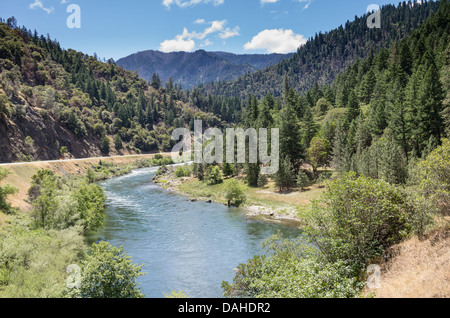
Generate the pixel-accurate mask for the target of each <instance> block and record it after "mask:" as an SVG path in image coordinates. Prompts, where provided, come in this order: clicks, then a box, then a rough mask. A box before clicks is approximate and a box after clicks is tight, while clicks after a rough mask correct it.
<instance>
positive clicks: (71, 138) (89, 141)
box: [0, 0, 450, 298]
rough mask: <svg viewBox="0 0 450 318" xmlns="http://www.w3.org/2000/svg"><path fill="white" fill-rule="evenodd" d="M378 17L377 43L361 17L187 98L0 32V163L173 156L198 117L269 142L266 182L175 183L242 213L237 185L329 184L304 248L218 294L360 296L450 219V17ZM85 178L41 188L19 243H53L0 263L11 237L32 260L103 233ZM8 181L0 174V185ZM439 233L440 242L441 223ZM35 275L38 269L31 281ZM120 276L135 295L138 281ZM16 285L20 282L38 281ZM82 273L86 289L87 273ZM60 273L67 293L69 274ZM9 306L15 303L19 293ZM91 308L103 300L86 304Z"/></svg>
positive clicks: (77, 247)
mask: <svg viewBox="0 0 450 318" xmlns="http://www.w3.org/2000/svg"><path fill="white" fill-rule="evenodd" d="M382 17H383V22H382V24H383V28H382V29H381V30H375V29H373V30H369V29H367V26H366V24H365V22H366V19H367V15H365V16H363V17H361V18H356V19H355V21H354V22H348V23H347V24H346V25H345V27H341V28H338V29H337V30H334V31H331V32H329V33H326V34H318V35H317V36H316V37H315V38H314V39H311V40H310V41H309V42H308V43H307V44H306V45H305V46H304V47H302V48H300V49H299V50H298V52H297V53H296V54H294V56H293V57H292V58H291V59H289V60H286V61H283V62H281V63H280V64H278V65H276V66H273V67H271V68H268V69H266V70H264V71H261V72H257V73H255V74H253V75H248V76H244V77H241V78H240V79H238V80H236V81H235V82H232V83H224V82H216V83H213V84H208V85H205V86H200V87H197V88H194V89H193V90H183V89H182V88H181V87H180V85H178V84H176V83H174V82H173V81H171V80H169V81H168V82H167V83H162V81H161V79H160V78H159V76H158V75H156V74H154V75H153V76H152V79H151V81H150V82H147V81H145V80H143V79H140V78H139V77H138V75H137V74H135V73H132V72H129V71H126V70H124V69H123V68H121V67H118V66H117V65H115V63H114V62H113V61H108V62H101V61H99V60H98V59H97V58H96V57H90V56H87V55H84V54H82V53H80V52H75V51H72V50H63V49H62V48H60V46H59V44H58V42H57V41H54V40H50V38H49V37H44V36H39V35H38V34H37V33H36V32H34V33H33V32H31V31H29V30H26V29H25V28H19V27H18V26H17V22H16V21H15V19H14V18H10V19H8V20H7V21H4V22H2V23H0V35H1V38H0V65H1V71H2V72H1V75H0V83H1V90H0V131H1V135H0V144H1V145H2V147H3V149H5V150H6V151H3V150H2V152H1V153H0V160H2V161H15V160H32V159H46V158H54V157H58V156H60V155H64V154H66V155H67V152H68V153H70V154H72V155H74V156H81V155H93V154H97V153H103V154H105V155H106V154H109V153H121V151H130V152H131V151H136V152H140V151H142V152H147V151H158V150H170V149H171V146H172V141H170V133H171V130H172V129H173V128H174V127H182V126H186V127H190V128H192V126H193V121H194V119H202V120H203V121H204V126H214V127H218V128H223V127H225V126H228V125H231V126H238V127H242V128H249V127H253V128H279V129H280V157H281V158H280V159H281V160H280V169H279V171H278V172H277V173H276V174H275V175H272V176H265V175H262V174H261V167H262V164H261V163H248V164H244V165H240V164H234V165H232V164H231V163H225V164H223V165H217V164H212V165H204V164H195V165H193V166H192V169H191V168H190V167H179V168H178V169H177V171H176V174H177V176H178V177H186V176H190V175H193V176H194V177H196V178H197V179H198V180H199V181H201V182H205V183H206V184H207V186H214V185H217V184H220V183H226V188H225V189H224V191H223V192H224V195H225V197H226V200H228V204H229V205H231V204H234V205H236V206H239V205H240V204H242V203H243V202H244V201H245V191H244V190H243V188H242V186H243V183H245V186H248V187H251V188H264V187H265V186H266V185H267V184H268V182H269V181H270V182H273V183H274V184H275V188H276V191H279V192H280V193H289V191H291V190H292V189H294V188H296V189H299V191H300V192H301V191H302V190H303V188H304V187H306V186H308V185H309V184H311V183H316V184H318V183H325V184H326V188H327V191H326V192H324V194H323V196H322V197H321V198H320V199H318V200H315V201H314V202H313V203H312V204H311V206H310V208H308V209H307V210H305V211H300V212H299V213H301V216H302V221H304V237H305V239H306V240H307V241H308V243H310V244H307V245H305V244H303V243H302V242H296V241H286V240H283V239H282V238H280V237H274V238H271V239H269V240H268V241H267V242H266V246H265V247H266V250H267V251H268V252H270V253H267V255H265V256H255V257H254V258H253V259H251V260H249V261H248V262H247V263H246V264H240V265H239V266H238V267H237V269H236V275H235V277H234V280H233V282H231V283H228V282H224V283H223V286H222V287H223V290H224V294H225V296H229V297H296V298H298V297H358V296H361V291H362V289H363V288H364V284H365V282H364V280H365V278H366V276H365V274H366V272H365V269H366V266H367V265H368V264H370V262H375V263H377V261H379V260H380V258H382V257H383V253H384V252H385V251H386V250H387V249H388V248H390V247H392V246H393V245H394V244H397V243H399V242H401V241H402V240H405V239H407V238H410V237H412V236H418V237H424V236H425V235H426V233H427V231H428V230H429V229H430V228H432V226H434V225H435V224H436V220H440V219H441V218H442V217H443V216H444V217H445V216H447V217H448V215H449V214H450V211H449V207H450V182H449V180H450V178H449V177H448V176H449V174H450V141H449V139H448V138H450V3H449V2H448V1H447V0H441V1H439V2H431V1H430V2H423V3H422V4H420V5H418V4H416V5H414V6H413V5H412V4H411V3H410V2H408V3H405V2H403V3H401V4H400V5H399V6H398V7H395V6H386V7H384V8H383V11H382ZM160 163H161V162H160ZM95 168H96V169H98V170H100V171H101V170H102V169H104V167H102V166H101V165H99V166H97V167H95ZM330 168H331V169H330ZM163 170H165V167H162V168H161V169H160V173H163ZM95 173H96V171H89V173H88V175H87V176H86V178H81V179H79V177H78V179H76V178H74V179H72V178H59V177H57V176H56V175H54V174H52V173H51V172H48V171H40V173H38V174H37V175H35V176H34V177H33V183H32V187H31V189H30V191H29V198H30V200H32V202H33V203H34V211H33V216H34V219H33V220H31V219H28V220H26V221H23V220H21V219H20V218H17V220H16V221H17V222H18V223H19V224H21V223H22V224H21V227H22V230H21V231H23V223H26V222H29V224H28V225H27V226H28V228H29V229H41V230H45V231H48V232H44V233H45V235H44V236H45V237H41V236H39V234H40V235H42V233H40V232H34V231H31V230H30V231H29V232H28V230H27V232H26V235H22V234H23V233H19V232H17V231H16V232H14V231H11V232H10V233H8V234H7V235H6V236H5V237H6V239H4V240H3V242H5V244H4V246H5V247H3V248H2V250H3V252H2V253H3V254H2V255H6V256H2V257H3V259H17V260H18V261H17V262H18V263H17V264H21V263H20V262H25V261H24V258H23V257H22V254H19V255H17V254H15V253H14V251H13V250H11V249H8V248H7V245H8V244H9V242H16V241H17V237H21V238H22V239H23V240H26V243H27V244H26V246H28V247H29V250H31V249H32V248H33V246H35V245H36V244H35V243H36V242H39V241H38V240H43V241H44V240H45V239H46V238H47V240H46V241H45V242H47V243H46V244H47V245H52V244H53V243H54V240H55V239H59V240H60V241H61V242H64V243H67V244H66V245H64V247H65V248H66V250H68V251H67V254H61V255H62V257H63V256H64V255H66V257H67V258H69V259H71V258H72V259H73V258H76V257H77V255H78V256H79V254H84V253H85V246H83V245H82V244H81V243H80V238H79V235H81V234H82V233H85V232H87V231H89V230H92V229H97V228H98V227H99V226H101V217H100V215H101V212H102V211H103V206H102V202H104V197H103V193H102V192H101V191H100V189H98V188H97V187H96V186H95V185H92V182H93V181H94V180H95V179H96V178H95ZM6 174H7V172H6V171H3V170H0V180H1V179H4V178H5V177H6ZM13 192H14V191H13V189H11V188H10V187H8V186H3V187H1V188H0V209H2V210H8V212H10V211H9V210H10V209H11V207H10V206H9V205H8V204H7V202H6V199H5V198H6V196H7V195H9V194H11V193H13ZM91 194H93V197H90V195H91ZM60 196H65V197H66V198H68V200H63V199H61V198H59V197H60ZM74 211H76V212H77V213H74ZM84 211H86V213H84ZM47 212H48V213H47ZM98 212H100V213H98ZM74 216H76V217H74ZM446 224H447V225H446V228H447V229H448V218H447V223H446ZM74 227H75V229H74ZM75 230H76V231H78V232H77V234H76V235H75V234H74V232H73V231H75ZM61 231H63V232H61ZM33 235H35V236H36V237H35V238H36V240H35V239H34V237H33ZM71 236H72V239H71V238H70V237H71ZM75 236H76V240H73V237H75ZM48 237H51V238H52V239H51V240H48ZM34 241H35V242H34ZM69 242H72V243H73V244H72V245H71V244H69ZM11 244H12V245H11V246H14V245H13V243H11ZM311 244H312V245H314V246H315V247H317V248H314V249H311ZM30 246H31V247H30ZM55 248H56V247H54V246H49V247H48V249H55ZM58 248H61V246H58ZM110 249H112V247H108V246H95V245H94V247H93V251H91V253H90V254H89V255H91V256H92V257H86V258H85V262H86V263H85V265H86V266H87V268H94V270H95V266H94V267H91V264H98V263H97V262H96V259H95V255H97V254H99V255H100V256H101V254H103V253H106V254H109V255H111V254H114V253H116V254H121V253H122V251H120V250H114V251H112V252H111V251H110ZM5 251H6V252H5ZM24 254H25V255H28V254H27V253H24ZM0 256H1V255H0ZM0 260H2V258H0ZM40 262H41V259H40V258H39V257H37V259H36V262H35V263H36V264H37V265H36V268H34V270H35V271H37V270H38V265H39V264H40ZM55 262H60V263H61V264H62V263H67V260H61V259H58V258H56V259H55ZM90 262H92V263H90ZM4 264H6V263H4ZM56 265H57V264H56ZM56 265H55V266H56ZM129 265H130V264H129ZM8 266H9V265H8V264H6V265H4V266H3V267H0V270H1V271H0V285H1V284H5V282H6V283H7V282H8V281H7V279H6V278H9V277H10V276H9V272H8V271H10V270H11V268H10V267H8ZM58 266H59V265H58ZM127 267H128V269H129V273H130V277H131V280H132V281H134V279H135V278H136V277H138V276H139V275H140V273H139V267H135V266H131V265H130V266H127ZM5 273H6V274H5ZM15 274H16V275H17V276H15V277H14V278H17V281H18V282H23V281H25V280H24V279H23V277H26V275H35V272H33V271H32V272H27V271H25V270H24V271H22V270H21V271H18V272H15ZM48 274H49V275H50V277H51V276H52V275H55V274H51V273H48ZM88 274H91V275H93V276H94V278H95V275H94V274H95V271H92V272H89V273H88ZM2 275H3V276H2ZM57 275H60V276H59V277H56V278H54V279H59V280H61V277H63V274H61V273H58V274H57ZM2 277H3V283H2ZM5 277H6V278H5ZM30 281H32V279H31V280H30ZM87 281H88V282H92V280H87ZM94 283H95V280H94ZM49 285H51V284H49ZM44 286H47V285H45V284H44ZM134 287H135V286H134V285H133V286H131V288H129V289H127V288H124V291H125V292H126V291H127V290H128V291H129V292H130V293H129V294H127V295H125V296H127V297H141V296H142V295H141V294H140V293H139V291H138V290H136V289H135V288H134ZM9 288H11V289H9ZM49 288H50V287H49ZM85 288H86V290H89V286H85ZM29 290H35V289H33V288H30V289H29ZM8 292H9V293H11V294H13V295H16V294H17V290H15V289H14V286H9V287H8ZM61 292H63V290H62V289H61V290H57V291H55V293H53V294H58V295H60V294H61ZM66 296H70V295H66ZM78 296H80V295H78ZM90 296H92V297H96V296H98V295H90V294H88V293H86V294H83V295H81V297H90Z"/></svg>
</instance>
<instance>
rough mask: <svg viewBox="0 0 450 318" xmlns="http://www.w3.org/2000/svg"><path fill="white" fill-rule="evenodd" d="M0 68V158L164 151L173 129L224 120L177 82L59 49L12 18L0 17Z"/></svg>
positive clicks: (7, 159)
mask: <svg viewBox="0 0 450 318" xmlns="http://www.w3.org/2000/svg"><path fill="white" fill-rule="evenodd" d="M0 70H1V75H0V145H1V148H2V150H1V152H0V161H1V162H12V161H24V160H25V161H26V160H44V159H58V158H60V157H62V156H64V155H73V156H75V157H89V156H98V155H102V154H103V155H107V154H110V153H114V154H121V153H130V152H131V153H135V152H151V151H159V150H163V151H167V150H170V149H171V141H170V132H171V131H170V128H171V127H174V126H176V127H181V126H183V125H185V124H186V125H187V124H189V123H191V122H193V118H194V116H197V117H198V118H202V119H203V120H204V122H205V123H206V124H211V125H215V126H220V125H221V121H220V120H219V118H217V117H216V116H214V115H212V114H207V113H204V112H202V111H201V110H200V109H198V107H197V108H196V107H195V103H193V102H192V101H191V100H192V96H191V95H190V93H189V92H186V91H183V90H182V89H181V87H180V86H179V85H177V84H174V83H173V82H172V81H169V82H168V83H163V82H162V81H161V79H160V78H159V77H157V76H156V77H154V78H153V80H152V81H151V83H150V82H147V81H145V80H143V79H141V78H139V77H138V75H136V74H135V73H132V72H128V71H126V70H124V69H123V68H121V67H118V66H117V65H115V64H114V63H113V62H112V61H108V62H107V63H103V62H100V61H98V59H97V58H96V57H92V56H88V55H86V54H83V53H81V52H76V51H74V50H65V49H62V48H61V47H60V45H59V43H58V42H57V41H55V40H51V39H50V38H49V37H44V36H42V35H38V33H37V32H36V31H35V32H32V31H30V30H27V29H26V28H24V27H23V28H19V27H18V26H17V21H16V20H15V19H14V18H10V19H8V20H7V21H2V23H0Z"/></svg>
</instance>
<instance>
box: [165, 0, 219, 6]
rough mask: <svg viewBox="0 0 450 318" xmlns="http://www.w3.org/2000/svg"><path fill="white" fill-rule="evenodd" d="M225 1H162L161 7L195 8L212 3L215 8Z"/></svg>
mask: <svg viewBox="0 0 450 318" xmlns="http://www.w3.org/2000/svg"><path fill="white" fill-rule="evenodd" d="M224 1H225V0H163V5H164V6H166V7H167V8H170V7H171V6H172V5H173V4H174V5H177V6H178V7H180V8H186V7H191V6H195V5H197V4H202V3H212V4H213V5H215V6H218V5H221V4H223V3H224Z"/></svg>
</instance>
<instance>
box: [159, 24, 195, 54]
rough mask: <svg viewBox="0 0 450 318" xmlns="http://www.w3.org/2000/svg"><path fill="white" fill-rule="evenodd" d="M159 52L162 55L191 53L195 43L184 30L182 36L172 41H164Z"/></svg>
mask: <svg viewBox="0 0 450 318" xmlns="http://www.w3.org/2000/svg"><path fill="white" fill-rule="evenodd" d="M159 50H160V51H161V52H164V53H169V52H180V51H181V52H192V51H194V50H195V41H194V40H192V38H191V34H190V33H189V32H188V30H187V29H186V28H184V30H183V34H180V35H177V36H176V37H175V39H173V40H166V41H164V42H162V43H161V45H160V47H159Z"/></svg>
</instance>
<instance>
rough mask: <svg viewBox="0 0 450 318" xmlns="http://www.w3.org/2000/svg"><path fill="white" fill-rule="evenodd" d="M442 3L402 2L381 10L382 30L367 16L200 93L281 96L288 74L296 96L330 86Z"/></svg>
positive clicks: (357, 18)
mask: <svg viewBox="0 0 450 318" xmlns="http://www.w3.org/2000/svg"><path fill="white" fill-rule="evenodd" d="M439 5H440V2H439V1H427V2H425V1H422V3H421V4H419V3H418V2H416V4H415V5H412V4H411V2H402V3H400V4H399V5H398V6H395V5H391V4H388V5H385V6H383V7H382V9H381V25H382V27H381V28H380V29H376V28H375V29H370V28H368V27H367V19H368V17H369V13H366V14H364V15H363V16H361V17H355V19H354V20H353V21H347V22H346V23H345V24H343V25H341V26H339V27H338V28H336V29H334V30H331V31H329V32H325V33H322V32H319V33H316V35H315V36H314V37H311V38H310V39H309V40H308V41H307V43H306V44H305V45H303V46H302V47H300V48H299V49H298V50H297V52H296V53H295V54H293V55H292V56H291V57H290V58H288V59H284V60H282V61H281V62H279V63H277V64H275V65H273V66H271V67H268V68H264V69H262V70H259V71H256V72H253V73H245V74H244V75H243V76H241V77H239V78H238V79H236V80H235V81H231V82H223V83H207V84H205V85H203V87H202V88H203V90H202V93H204V94H206V95H207V94H212V95H220V96H229V97H235V96H239V97H241V98H242V99H246V98H247V96H248V95H249V94H251V95H254V96H257V97H258V98H262V97H264V96H265V95H266V94H267V93H268V92H270V93H271V94H272V96H274V97H280V96H281V95H282V92H283V81H284V76H285V75H287V76H288V80H289V85H290V86H291V87H292V88H293V89H294V90H295V91H296V92H297V93H305V92H306V91H308V90H309V89H311V88H312V87H314V85H315V84H316V83H317V84H318V85H330V84H331V83H332V82H333V81H334V80H335V79H336V77H337V76H338V75H339V74H340V73H341V72H343V71H345V70H346V69H347V68H348V67H350V66H351V65H353V64H354V63H355V62H356V61H357V60H359V59H364V58H367V57H369V56H371V55H374V54H377V52H379V51H380V49H381V48H388V47H390V46H391V45H392V44H393V43H394V42H397V41H400V40H401V39H403V38H405V37H408V36H409V35H410V34H411V33H413V32H414V31H415V30H417V29H418V28H419V27H420V26H421V25H422V24H423V23H424V21H425V20H426V19H428V17H429V16H430V15H431V14H432V12H436V11H437V10H438V8H439Z"/></svg>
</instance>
